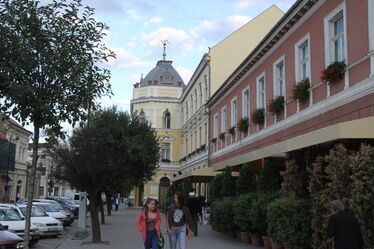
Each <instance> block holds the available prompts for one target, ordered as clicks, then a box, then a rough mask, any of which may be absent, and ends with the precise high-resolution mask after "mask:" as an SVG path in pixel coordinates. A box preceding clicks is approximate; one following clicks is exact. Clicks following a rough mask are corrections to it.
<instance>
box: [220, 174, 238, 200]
mask: <svg viewBox="0 0 374 249" xmlns="http://www.w3.org/2000/svg"><path fill="white" fill-rule="evenodd" d="M222 175H223V176H222V189H221V193H222V196H223V197H227V196H234V195H235V192H236V179H235V177H233V176H232V171H231V168H230V167H226V169H225V171H224V172H223V174H222Z"/></svg>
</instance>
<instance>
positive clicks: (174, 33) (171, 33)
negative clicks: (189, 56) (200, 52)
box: [144, 27, 193, 50]
mask: <svg viewBox="0 0 374 249" xmlns="http://www.w3.org/2000/svg"><path fill="white" fill-rule="evenodd" d="M144 40H146V41H147V42H148V45H149V46H151V47H161V46H162V45H161V40H168V41H169V44H170V45H169V46H168V47H170V48H172V49H173V48H174V49H175V48H176V46H178V47H180V48H182V49H183V50H190V49H192V48H193V45H192V40H191V39H190V37H189V35H188V33H187V32H186V31H185V30H183V29H175V28H167V27H162V28H159V29H158V30H156V31H154V32H152V33H150V34H147V35H145V36H144Z"/></svg>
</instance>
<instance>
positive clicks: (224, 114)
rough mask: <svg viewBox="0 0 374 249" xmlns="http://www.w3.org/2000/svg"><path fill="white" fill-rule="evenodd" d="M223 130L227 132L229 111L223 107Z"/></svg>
mask: <svg viewBox="0 0 374 249" xmlns="http://www.w3.org/2000/svg"><path fill="white" fill-rule="evenodd" d="M221 118H222V119H221V121H222V124H221V132H226V130H227V111H226V108H224V109H222V117H221Z"/></svg>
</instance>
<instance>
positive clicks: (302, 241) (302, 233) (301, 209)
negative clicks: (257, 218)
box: [267, 196, 311, 249]
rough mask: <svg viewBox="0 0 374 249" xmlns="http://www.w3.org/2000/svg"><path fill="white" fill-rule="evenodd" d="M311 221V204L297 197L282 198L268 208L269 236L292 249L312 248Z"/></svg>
mask: <svg viewBox="0 0 374 249" xmlns="http://www.w3.org/2000/svg"><path fill="white" fill-rule="evenodd" d="M310 221H311V212H310V203H309V202H308V201H307V200H303V199H297V198H296V197H295V196H293V197H292V196H288V197H281V198H279V199H276V200H274V201H272V202H271V203H269V205H268V207H267V223H268V228H267V231H268V235H269V236H270V237H271V238H272V239H273V240H275V241H278V242H287V244H288V245H289V246H290V247H291V248H292V249H303V248H309V247H310V241H311V229H310Z"/></svg>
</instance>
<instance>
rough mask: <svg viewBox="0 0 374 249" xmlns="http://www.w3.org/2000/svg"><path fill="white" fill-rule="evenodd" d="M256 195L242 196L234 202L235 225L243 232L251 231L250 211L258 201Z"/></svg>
mask: <svg viewBox="0 0 374 249" xmlns="http://www.w3.org/2000/svg"><path fill="white" fill-rule="evenodd" d="M256 196H257V195H256V193H249V194H246V195H241V196H239V197H237V198H236V199H235V200H234V223H235V224H236V225H237V226H238V227H239V229H240V230H241V231H246V232H248V231H250V227H251V224H250V218H249V215H248V211H249V209H250V208H251V205H252V202H253V201H254V200H255V199H256Z"/></svg>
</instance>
